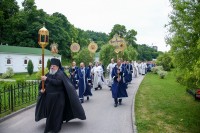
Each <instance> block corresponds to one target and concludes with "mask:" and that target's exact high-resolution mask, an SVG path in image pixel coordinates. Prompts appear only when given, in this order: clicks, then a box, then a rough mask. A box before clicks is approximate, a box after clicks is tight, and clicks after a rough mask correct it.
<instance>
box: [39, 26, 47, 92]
mask: <svg viewBox="0 0 200 133" xmlns="http://www.w3.org/2000/svg"><path fill="white" fill-rule="evenodd" d="M48 43H49V31H48V30H47V29H46V28H45V27H44V26H43V27H42V28H41V29H40V30H39V31H38V44H39V45H40V46H41V47H42V76H44V48H45V47H46V46H47V45H48ZM42 90H43V91H44V81H42Z"/></svg>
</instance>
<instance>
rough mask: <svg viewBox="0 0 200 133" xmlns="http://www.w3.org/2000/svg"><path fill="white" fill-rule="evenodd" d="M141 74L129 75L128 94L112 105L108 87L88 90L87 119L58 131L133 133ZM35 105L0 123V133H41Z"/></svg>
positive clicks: (68, 132)
mask: <svg viewBox="0 0 200 133" xmlns="http://www.w3.org/2000/svg"><path fill="white" fill-rule="evenodd" d="M143 78H144V76H141V75H140V76H139V77H137V78H133V80H132V82H131V84H129V85H128V89H127V92H128V98H124V99H123V101H122V105H119V106H118V107H114V100H113V98H112V95H111V91H110V89H109V88H108V87H107V86H106V85H103V89H102V90H97V91H95V90H92V93H93V96H92V97H90V100H89V101H87V100H86V99H85V102H84V103H83V104H82V105H83V108H84V110H85V113H86V117H87V119H86V120H84V121H82V120H79V119H74V120H71V121H70V122H68V123H64V124H63V125H62V129H61V131H60V133H135V132H136V127H135V124H134V123H135V118H134V116H135V115H134V99H135V94H136V91H137V89H138V87H139V85H140V83H141V81H142V80H143ZM34 113H35V106H34V107H32V108H31V109H28V110H25V111H23V112H21V113H19V114H17V115H15V116H13V117H11V118H9V119H7V120H5V121H3V122H1V123H0V133H43V132H44V128H45V119H43V120H40V121H39V122H35V120H34V119H35V118H34Z"/></svg>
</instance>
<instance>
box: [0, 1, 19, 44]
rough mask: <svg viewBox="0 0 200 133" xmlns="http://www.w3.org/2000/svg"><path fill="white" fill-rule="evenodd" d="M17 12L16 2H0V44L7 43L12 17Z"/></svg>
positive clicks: (10, 31) (9, 37) (9, 38)
mask: <svg viewBox="0 0 200 133" xmlns="http://www.w3.org/2000/svg"><path fill="white" fill-rule="evenodd" d="M18 11H19V6H18V5H17V2H16V0H0V43H4V44H5V43H9V41H10V40H11V36H10V35H12V32H13V30H12V29H13V26H12V17H13V16H14V15H15V14H16V13H17V12H18Z"/></svg>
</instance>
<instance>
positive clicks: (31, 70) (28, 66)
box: [27, 60, 34, 75]
mask: <svg viewBox="0 0 200 133" xmlns="http://www.w3.org/2000/svg"><path fill="white" fill-rule="evenodd" d="M33 68H34V66H33V62H32V61H31V60H29V61H28V65H27V71H28V74H29V75H32V74H33Z"/></svg>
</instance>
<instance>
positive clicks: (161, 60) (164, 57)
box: [156, 52, 173, 71]
mask: <svg viewBox="0 0 200 133" xmlns="http://www.w3.org/2000/svg"><path fill="white" fill-rule="evenodd" d="M156 64H157V65H159V66H163V69H164V70H165V71H170V69H171V68H172V66H173V64H172V57H171V55H170V53H168V52H166V53H164V54H161V55H159V56H158V58H157V60H156Z"/></svg>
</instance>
